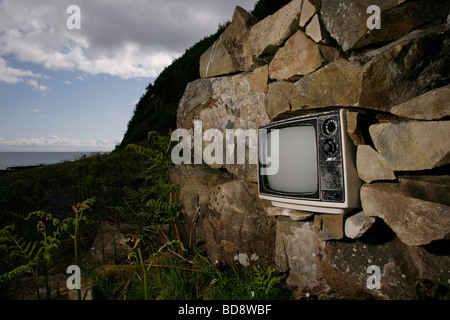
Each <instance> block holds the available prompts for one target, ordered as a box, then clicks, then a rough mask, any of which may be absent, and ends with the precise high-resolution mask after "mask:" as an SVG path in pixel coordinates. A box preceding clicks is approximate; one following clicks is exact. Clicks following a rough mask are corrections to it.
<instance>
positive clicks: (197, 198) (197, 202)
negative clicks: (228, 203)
mask: <svg viewBox="0 0 450 320" xmlns="http://www.w3.org/2000/svg"><path fill="white" fill-rule="evenodd" d="M169 179H170V182H171V183H173V184H177V185H178V186H179V196H178V201H179V203H180V205H181V212H182V214H183V219H184V221H185V229H186V232H187V235H188V238H189V243H192V244H195V245H197V246H199V245H201V244H204V242H205V238H206V236H205V232H204V230H203V218H204V214H205V212H207V209H208V208H207V207H208V201H209V192H210V190H211V188H213V187H215V186H217V185H220V184H223V183H225V182H228V181H230V180H231V177H230V175H228V174H227V173H225V172H222V171H220V170H216V169H211V168H209V167H208V166H206V165H178V166H175V167H173V168H171V169H169Z"/></svg>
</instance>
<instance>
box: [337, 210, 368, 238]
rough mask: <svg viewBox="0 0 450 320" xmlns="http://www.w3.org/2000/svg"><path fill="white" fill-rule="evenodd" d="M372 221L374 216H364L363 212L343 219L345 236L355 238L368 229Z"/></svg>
mask: <svg viewBox="0 0 450 320" xmlns="http://www.w3.org/2000/svg"><path fill="white" fill-rule="evenodd" d="M374 223H375V218H373V217H368V216H366V215H365V214H364V212H359V213H357V214H354V215H352V216H351V217H348V218H347V219H346V220H345V225H344V233H345V236H346V237H347V238H350V239H357V238H359V237H361V236H362V235H363V234H364V233H365V232H366V231H367V230H369V228H370V227H371V226H372V225H373V224H374Z"/></svg>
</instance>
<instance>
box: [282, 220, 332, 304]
mask: <svg viewBox="0 0 450 320" xmlns="http://www.w3.org/2000/svg"><path fill="white" fill-rule="evenodd" d="M275 250H276V251H275V255H276V256H275V262H276V267H277V269H278V270H279V271H281V272H286V271H288V270H289V276H288V278H287V280H286V283H287V284H288V286H290V287H292V288H295V295H296V298H302V297H304V296H305V295H306V294H307V293H308V294H310V295H317V294H320V293H323V292H328V291H329V290H330V287H329V286H328V284H327V282H326V281H325V279H324V275H323V274H322V270H321V268H320V262H319V257H320V253H321V251H322V242H321V241H320V240H319V239H318V238H317V236H316V233H315V232H314V225H313V223H312V222H298V221H293V220H292V219H291V218H288V217H279V218H278V219H277V235H276V249H275Z"/></svg>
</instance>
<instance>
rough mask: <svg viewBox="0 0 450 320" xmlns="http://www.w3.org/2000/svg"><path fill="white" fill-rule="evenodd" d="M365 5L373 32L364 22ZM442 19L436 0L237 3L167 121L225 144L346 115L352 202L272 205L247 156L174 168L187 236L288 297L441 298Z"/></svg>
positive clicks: (444, 165) (446, 213) (447, 139)
mask: <svg viewBox="0 0 450 320" xmlns="http://www.w3.org/2000/svg"><path fill="white" fill-rule="evenodd" d="M371 5H377V7H378V8H379V9H380V20H378V21H375V22H378V23H379V25H380V27H381V28H380V29H377V28H375V29H372V30H370V29H369V28H368V23H367V21H368V19H373V17H372V16H371V15H372V13H371V12H370V11H368V8H369V6H371ZM449 13H450V3H449V2H448V1H444V0H442V1H441V0H434V1H415V0H406V1H405V0H403V1H401V0H400V1H398V0H379V1H377V0H361V1H348V0H345V1H344V0H292V1H291V2H289V3H288V4H287V5H285V6H284V7H282V8H281V9H280V10H278V11H277V12H276V13H275V14H273V15H271V16H269V17H267V18H265V19H264V20H261V21H258V20H257V19H256V18H255V17H253V16H252V15H251V14H250V13H248V12H246V11H245V10H244V9H242V8H240V7H237V8H236V10H235V13H234V16H233V20H232V22H231V24H230V25H229V26H228V27H227V29H226V30H225V32H224V33H223V35H222V36H221V37H220V38H219V39H218V40H217V41H216V43H214V44H213V45H212V46H211V48H209V49H208V50H207V51H206V52H205V53H204V54H203V56H202V57H201V59H200V61H199V68H200V75H201V79H198V80H196V81H194V82H192V83H190V84H188V86H187V88H186V91H185V94H184V96H183V98H182V99H181V101H180V103H179V108H178V115H177V124H178V127H179V128H183V129H186V130H190V132H191V133H192V134H193V132H194V121H201V124H202V130H203V131H206V130H208V129H218V130H221V131H222V132H223V137H225V130H226V129H234V130H236V129H244V130H245V129H254V130H256V129H258V127H259V126H260V125H265V124H268V123H270V122H272V121H276V120H279V119H285V118H289V117H293V116H297V115H304V114H308V113H312V112H320V111H323V110H330V109H335V108H346V109H347V115H348V128H347V130H348V132H349V134H350V136H351V138H352V140H353V142H354V144H355V146H356V148H357V155H356V158H357V159H356V163H357V170H358V174H359V176H360V178H361V180H362V181H363V184H362V187H361V205H362V206H361V210H360V211H359V212H358V211H356V212H353V213H350V214H347V215H326V214H312V213H309V212H300V211H296V210H290V209H282V208H277V207H273V206H272V205H271V203H270V202H268V201H264V200H261V199H259V197H258V192H257V172H256V170H257V167H256V165H255V164H250V163H248V157H247V158H246V160H247V161H246V163H245V164H224V165H217V164H214V165H209V166H208V165H207V164H206V163H205V161H203V163H202V164H191V165H186V164H181V165H178V166H176V167H175V168H174V169H172V170H171V172H170V176H171V180H172V181H173V182H174V183H177V184H179V185H180V190H181V192H180V203H181V204H182V207H183V214H184V217H185V220H186V222H187V223H186V227H187V229H188V230H187V231H188V233H189V234H190V235H191V236H192V241H193V242H195V243H196V244H197V245H198V246H202V247H204V248H205V249H206V251H207V254H208V257H209V258H210V259H211V261H212V262H213V263H217V264H220V263H230V262H234V263H240V264H242V265H245V266H249V267H251V266H252V265H255V264H261V265H270V266H272V267H276V268H277V269H278V270H279V271H282V272H286V276H287V283H288V284H289V285H290V286H291V287H292V288H293V289H294V290H295V293H296V296H297V297H298V298H302V297H304V296H305V295H307V294H309V295H318V296H322V295H327V294H330V293H334V294H336V295H337V296H338V297H343V298H346V299H416V298H447V299H448V298H449V294H448V292H449V289H450V256H449V254H450V252H449V249H448V248H449V246H448V244H449V240H450V239H449V235H450V200H449V199H450V175H449V171H448V169H449V165H450V89H449V88H450V87H449V83H450V50H449V46H450V37H449V35H450V24H449V22H448V21H449V18H448V16H449ZM207 145H208V143H206V144H205V143H203V145H202V150H204V148H206V147H207ZM202 150H201V151H202ZM197 152H198V150H197ZM373 270H375V271H373ZM377 270H378V271H379V273H380V274H379V275H377V276H375V275H376V271H377ZM372 271H373V272H374V273H373V275H372ZM371 281H372V282H371ZM369 282H371V283H372V284H375V285H373V286H371V285H369V284H370V283H369Z"/></svg>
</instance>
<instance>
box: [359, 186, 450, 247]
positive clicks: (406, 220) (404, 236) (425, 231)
mask: <svg viewBox="0 0 450 320" xmlns="http://www.w3.org/2000/svg"><path fill="white" fill-rule="evenodd" d="M361 203H362V207H363V211H364V214H366V215H367V216H372V217H379V218H381V219H383V220H384V221H385V222H386V224H387V225H389V227H390V228H391V229H392V230H393V231H394V232H395V233H396V234H397V236H398V238H399V239H400V240H401V241H402V242H404V243H405V244H407V245H410V246H420V245H426V244H429V243H431V242H432V241H435V240H440V239H444V238H445V237H446V235H447V234H448V233H450V227H449V226H450V207H449V206H447V205H445V204H441V203H437V202H432V201H427V200H423V199H420V198H415V197H414V195H411V194H409V193H408V191H407V190H405V188H403V187H402V185H401V184H396V183H377V184H370V185H369V184H365V185H363V186H362V188H361Z"/></svg>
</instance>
